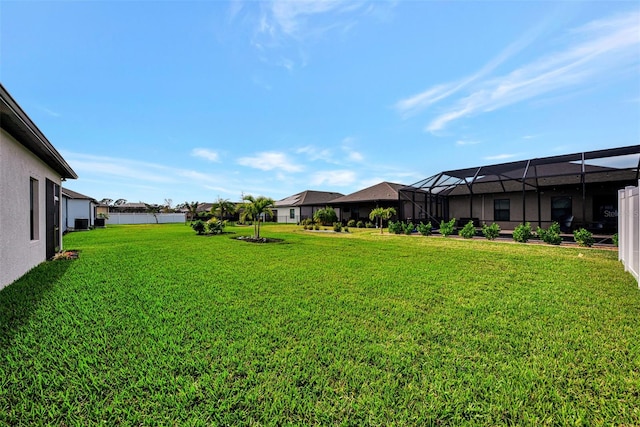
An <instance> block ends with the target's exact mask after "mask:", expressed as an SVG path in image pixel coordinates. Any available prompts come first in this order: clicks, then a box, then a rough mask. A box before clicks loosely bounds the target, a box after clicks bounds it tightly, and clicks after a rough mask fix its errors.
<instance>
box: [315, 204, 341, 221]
mask: <svg viewBox="0 0 640 427" xmlns="http://www.w3.org/2000/svg"><path fill="white" fill-rule="evenodd" d="M313 219H315V220H316V222H319V223H320V224H322V225H333V223H334V222H338V215H337V214H336V211H335V210H334V209H333V208H332V207H330V206H325V207H324V208H323V209H320V210H318V211H316V213H315V214H313Z"/></svg>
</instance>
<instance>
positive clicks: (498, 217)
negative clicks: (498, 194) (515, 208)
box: [493, 199, 511, 221]
mask: <svg viewBox="0 0 640 427" xmlns="http://www.w3.org/2000/svg"><path fill="white" fill-rule="evenodd" d="M510 218H511V203H510V202H509V199H496V200H494V201H493V220H494V221H511V219H510Z"/></svg>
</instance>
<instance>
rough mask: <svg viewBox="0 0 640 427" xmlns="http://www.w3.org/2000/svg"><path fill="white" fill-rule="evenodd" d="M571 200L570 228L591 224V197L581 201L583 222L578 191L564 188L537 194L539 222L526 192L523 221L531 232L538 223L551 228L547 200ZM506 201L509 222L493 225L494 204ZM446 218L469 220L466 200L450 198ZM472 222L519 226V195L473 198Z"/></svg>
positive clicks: (534, 203) (532, 194) (535, 204)
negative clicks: (508, 205)
mask: <svg viewBox="0 0 640 427" xmlns="http://www.w3.org/2000/svg"><path fill="white" fill-rule="evenodd" d="M563 196H564V197H566V196H568V197H571V203H572V213H573V216H574V224H581V223H590V222H592V221H593V197H592V196H590V195H589V194H588V195H587V198H586V200H585V218H583V215H582V189H581V188H566V189H558V190H544V191H542V192H541V193H540V218H538V196H537V194H536V192H535V191H527V192H526V196H525V206H526V215H525V216H524V219H525V220H526V221H528V222H530V223H531V225H532V226H533V227H534V228H535V227H537V226H538V221H539V220H540V221H542V227H543V228H547V227H548V226H549V225H550V224H551V199H552V198H553V197H563ZM495 199H509V204H510V217H509V219H510V221H494V211H493V206H494V200H495ZM449 217H451V218H457V219H460V218H469V196H452V197H450V198H449ZM471 217H472V218H478V219H480V224H482V223H483V222H486V223H487V224H491V223H493V222H497V223H498V225H499V226H500V228H502V229H503V230H513V229H514V228H515V227H517V226H518V225H519V224H521V223H522V220H523V214H522V192H512V193H498V194H483V195H474V196H473V215H471Z"/></svg>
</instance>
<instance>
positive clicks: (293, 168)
mask: <svg viewBox="0 0 640 427" xmlns="http://www.w3.org/2000/svg"><path fill="white" fill-rule="evenodd" d="M238 164H239V165H242V166H248V167H250V168H255V169H260V170H263V171H270V170H274V169H276V170H280V171H285V172H301V171H302V170H303V169H304V168H303V167H302V166H301V165H298V164H295V163H293V162H292V161H291V160H289V159H288V158H287V156H286V155H285V154H284V153H276V152H264V153H258V154H257V155H255V156H253V157H240V158H239V159H238Z"/></svg>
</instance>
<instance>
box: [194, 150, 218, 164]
mask: <svg viewBox="0 0 640 427" xmlns="http://www.w3.org/2000/svg"><path fill="white" fill-rule="evenodd" d="M191 155H192V156H194V157H201V158H203V159H206V160H209V161H210V162H219V161H220V155H219V154H218V152H217V151H212V150H209V149H206V148H194V149H193V150H191Z"/></svg>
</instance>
